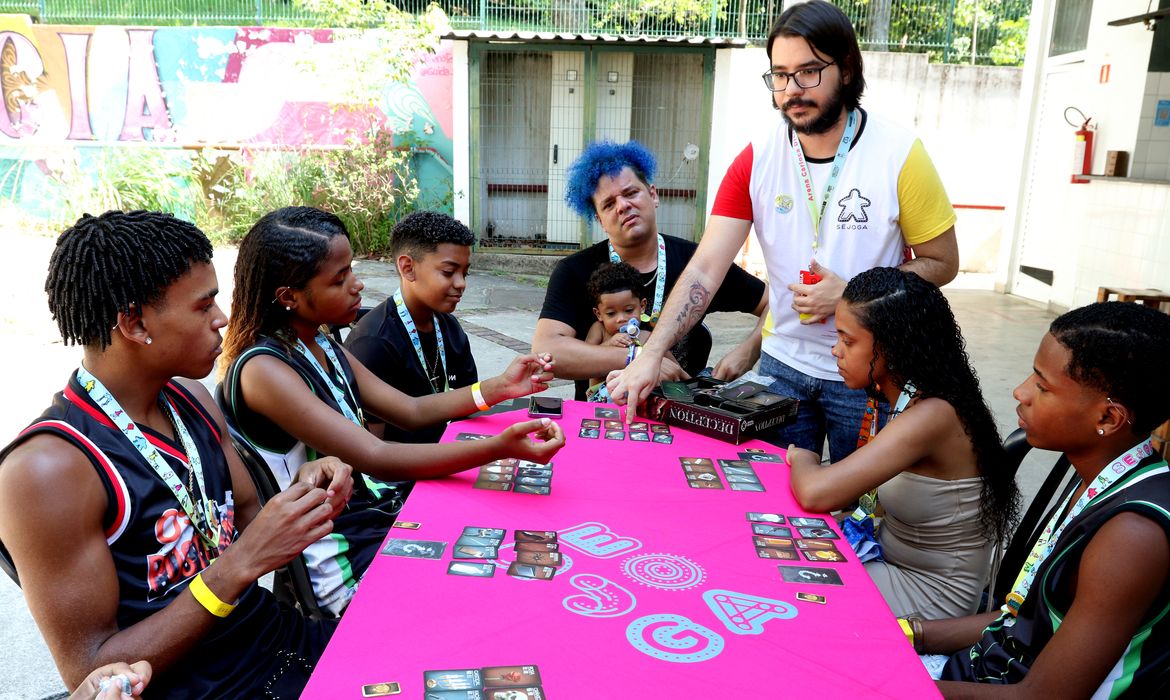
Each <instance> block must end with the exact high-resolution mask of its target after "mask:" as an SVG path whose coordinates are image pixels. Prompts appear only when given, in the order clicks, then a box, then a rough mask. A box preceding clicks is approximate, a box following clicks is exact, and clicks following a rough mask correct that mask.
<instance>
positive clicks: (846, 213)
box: [837, 187, 870, 228]
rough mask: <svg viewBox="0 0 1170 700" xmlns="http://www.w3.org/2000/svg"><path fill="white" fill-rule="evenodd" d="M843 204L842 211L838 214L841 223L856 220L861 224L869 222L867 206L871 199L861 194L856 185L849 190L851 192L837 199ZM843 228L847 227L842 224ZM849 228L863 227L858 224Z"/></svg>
mask: <svg viewBox="0 0 1170 700" xmlns="http://www.w3.org/2000/svg"><path fill="white" fill-rule="evenodd" d="M837 204H839V205H840V206H841V213H840V214H838V215H837V221H838V222H839V223H842V224H844V223H848V222H850V221H856V222H857V223H859V224H864V223H868V222H869V215H868V214H866V213H865V208H866V207H868V206H869V205H870V201H869V200H868V199H866V198H865V197H862V196H861V191H860V190H858V189H857V188H856V187H855V188H853V189H851V190H849V194H847V195H845V196H844V197H842V198H841V199H839V200H838V201H837ZM841 228H846V227H844V226H842V227H841ZM849 228H862V227H858V226H854V227H849Z"/></svg>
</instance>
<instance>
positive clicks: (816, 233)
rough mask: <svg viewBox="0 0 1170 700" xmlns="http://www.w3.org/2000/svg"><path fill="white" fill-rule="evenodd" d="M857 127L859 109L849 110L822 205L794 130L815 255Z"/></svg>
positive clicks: (794, 154) (794, 155) (795, 157)
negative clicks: (822, 224)
mask: <svg viewBox="0 0 1170 700" xmlns="http://www.w3.org/2000/svg"><path fill="white" fill-rule="evenodd" d="M856 128H857V110H855V109H851V110H849V115H848V117H846V119H845V132H844V133H842V134H841V143H839V144H837V155H836V156H834V157H833V167H832V170H831V171H830V173H829V180H828V181H827V182H826V183H825V191H824V192H823V193H822V194H821V203H820V206H819V207H818V206H817V196H816V188H815V187H814V186H813V181H812V172H811V171H810V170H809V167H808V161H807V160H806V159H805V157H804V149H803V148H801V146H800V137H799V136H798V135H797V133H796V130H795V129H793V130H792V159H793V163H794V164H795V165H796V176H797V178H799V179H800V182H801V185H802V186H803V187H804V196H805V203H806V204H807V205H808V213H809V216H811V217H812V225H813V241H812V249H813V255H814V256H815V255H816V254H817V247H818V246H819V245H820V235H821V221H822V220H823V219H824V216H825V207H826V206H828V204H829V198H830V197H831V196H832V195H833V190H835V189H837V179H838V178H839V177H840V176H841V171H842V170H844V169H845V159H846V158H848V157H849V147H850V146H851V145H852V144H853V132H854V131H855V130H856Z"/></svg>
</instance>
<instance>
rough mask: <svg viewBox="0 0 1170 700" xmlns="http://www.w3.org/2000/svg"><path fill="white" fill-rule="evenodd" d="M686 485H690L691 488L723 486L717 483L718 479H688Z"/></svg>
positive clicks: (716, 487)
mask: <svg viewBox="0 0 1170 700" xmlns="http://www.w3.org/2000/svg"><path fill="white" fill-rule="evenodd" d="M687 486H690V487H691V488H693V489H722V488H723V484H721V483H719V481H718V480H715V481H698V480H690V479H688V480H687Z"/></svg>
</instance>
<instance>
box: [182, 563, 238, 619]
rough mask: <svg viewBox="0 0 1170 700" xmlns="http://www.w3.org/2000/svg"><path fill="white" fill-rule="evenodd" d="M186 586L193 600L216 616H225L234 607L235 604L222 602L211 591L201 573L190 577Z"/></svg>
mask: <svg viewBox="0 0 1170 700" xmlns="http://www.w3.org/2000/svg"><path fill="white" fill-rule="evenodd" d="M187 588H188V589H189V590H190V591H191V595H193V596H195V600H197V601H199V604H200V605H202V606H203V607H205V608H207V612H209V613H211V614H212V615H215V616H216V617H227V616H228V615H230V614H231V613H232V611H233V610H235V609H236V606H234V605H229V604H227V603H225V602H223V601H222V600H220V599H219V596H217V595H215V594H214V593H212V592H211V589H210V588H208V587H207V584H206V583H204V582H203V575H202V574H195V578H193V579H191V583H190V585H188V586H187Z"/></svg>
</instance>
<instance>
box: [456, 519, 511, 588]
mask: <svg viewBox="0 0 1170 700" xmlns="http://www.w3.org/2000/svg"><path fill="white" fill-rule="evenodd" d="M505 535H507V531H506V530H504V529H502V528H493V527H475V526H472V525H469V526H467V527H465V528H463V533H462V534H460V535H459V539H458V540H456V541H455V546H454V547H452V549H451V556H452V557H453V558H454V561H452V562H451V563H450V564H448V565H447V573H448V574H451V575H452V576H476V577H480V578H491V577H492V576H494V575H495V573H496V565H495V564H493V563H492V562H489V561H469V560H475V559H495V558H496V557H498V556H499V553H500V544H501V543H503V541H504V537H505Z"/></svg>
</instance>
